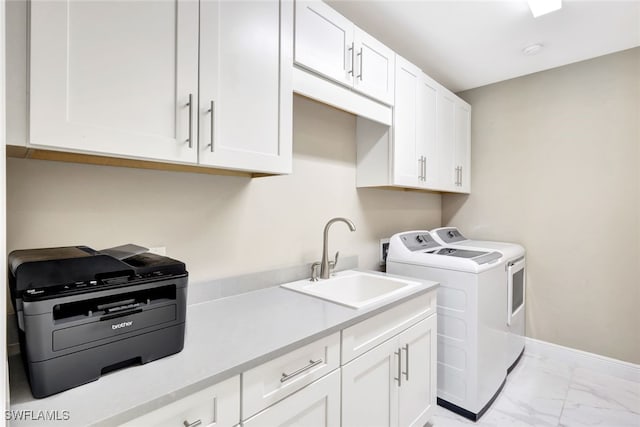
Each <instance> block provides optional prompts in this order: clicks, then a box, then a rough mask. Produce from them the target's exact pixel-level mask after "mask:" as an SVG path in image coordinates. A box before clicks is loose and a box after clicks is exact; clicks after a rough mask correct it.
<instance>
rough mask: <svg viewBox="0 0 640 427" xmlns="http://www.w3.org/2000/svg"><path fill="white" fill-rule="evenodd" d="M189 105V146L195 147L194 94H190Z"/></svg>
mask: <svg viewBox="0 0 640 427" xmlns="http://www.w3.org/2000/svg"><path fill="white" fill-rule="evenodd" d="M186 106H187V107H189V139H187V141H188V142H189V148H191V147H193V94H192V93H190V94H189V103H188V104H187V105H186Z"/></svg>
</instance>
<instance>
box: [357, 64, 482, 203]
mask: <svg viewBox="0 0 640 427" xmlns="http://www.w3.org/2000/svg"><path fill="white" fill-rule="evenodd" d="M470 134H471V106H470V105H469V104H467V103H466V102H464V101H463V100H462V99H460V98H459V97H458V96H456V95H455V94H453V93H452V92H450V91H449V90H447V89H446V88H444V87H443V86H442V85H440V84H438V83H437V82H436V81H435V80H433V79H431V78H430V77H429V76H427V75H426V74H424V73H423V72H422V71H420V69H419V68H418V67H417V66H415V65H414V64H412V63H410V62H409V61H407V60H405V59H403V58H402V57H400V56H398V55H396V68H395V105H394V108H393V126H392V127H391V128H390V129H389V128H387V127H384V126H382V125H380V124H378V123H375V122H373V121H370V120H366V119H362V118H358V121H357V131H356V141H357V172H356V180H357V181H356V182H357V186H358V187H386V186H391V187H408V188H416V189H423V190H432V191H445V192H457V193H469V191H470V189H471V186H470V181H471V175H470V171H469V169H470V163H471V161H470V160H471V157H470V152H471V137H470Z"/></svg>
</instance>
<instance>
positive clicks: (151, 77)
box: [29, 0, 198, 163]
mask: <svg viewBox="0 0 640 427" xmlns="http://www.w3.org/2000/svg"><path fill="white" fill-rule="evenodd" d="M30 14H31V24H30V103H29V108H30V111H29V113H30V114H29V116H30V117H29V120H30V125H29V143H30V145H34V146H40V147H44V148H48V147H52V148H54V149H55V148H63V149H69V150H73V151H81V152H95V153H103V154H112V155H123V156H130V157H139V158H149V159H156V160H169V161H176V162H183V163H195V162H196V161H197V155H198V152H197V147H198V146H197V128H196V126H197V114H196V109H197V105H196V103H197V95H198V32H197V28H198V3H197V2H193V1H182V0H178V1H175V0H174V1H169V0H167V1H158V2H107V1H90V2H88V1H51V2H49V1H37V2H32V3H31V12H30ZM190 100H191V101H192V102H191V103H190Z"/></svg>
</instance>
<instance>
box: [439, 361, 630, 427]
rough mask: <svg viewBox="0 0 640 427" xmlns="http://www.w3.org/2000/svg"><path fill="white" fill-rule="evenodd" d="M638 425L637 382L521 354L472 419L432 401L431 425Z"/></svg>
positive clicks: (611, 426)
mask: <svg viewBox="0 0 640 427" xmlns="http://www.w3.org/2000/svg"><path fill="white" fill-rule="evenodd" d="M474 424H475V425H476V426H478V427H528V426H553V427H556V426H565V427H584V426H602V427H625V426H632V427H640V383H637V382H633V381H627V380H624V379H620V378H617V377H613V376H609V375H605V374H602V373H599V372H596V371H591V370H588V369H583V368H573V367H571V366H570V365H569V364H567V363H565V362H562V361H559V360H554V359H549V358H545V357H538V356H532V355H528V354H527V355H525V356H524V357H523V358H522V360H521V361H520V363H519V364H518V366H516V367H515V369H514V370H513V371H512V372H511V374H510V375H509V376H508V377H507V381H506V384H505V387H504V389H503V390H502V392H501V393H500V395H499V396H498V398H497V399H496V401H495V402H494V403H493V405H492V406H491V408H489V410H488V411H487V412H486V413H485V414H484V415H483V416H482V418H481V419H480V420H479V421H478V422H477V423H473V422H472V421H469V420H467V419H466V418H463V417H460V416H458V415H457V414H454V413H453V412H450V411H448V410H446V409H444V408H442V407H439V406H438V407H437V408H436V411H435V413H434V416H433V418H432V421H431V424H430V426H431V427H469V426H470V425H474Z"/></svg>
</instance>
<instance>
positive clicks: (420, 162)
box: [418, 156, 422, 181]
mask: <svg viewBox="0 0 640 427" xmlns="http://www.w3.org/2000/svg"><path fill="white" fill-rule="evenodd" d="M418 165H419V166H420V172H419V173H418V179H419V180H420V181H422V156H420V157H419V158H418Z"/></svg>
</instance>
